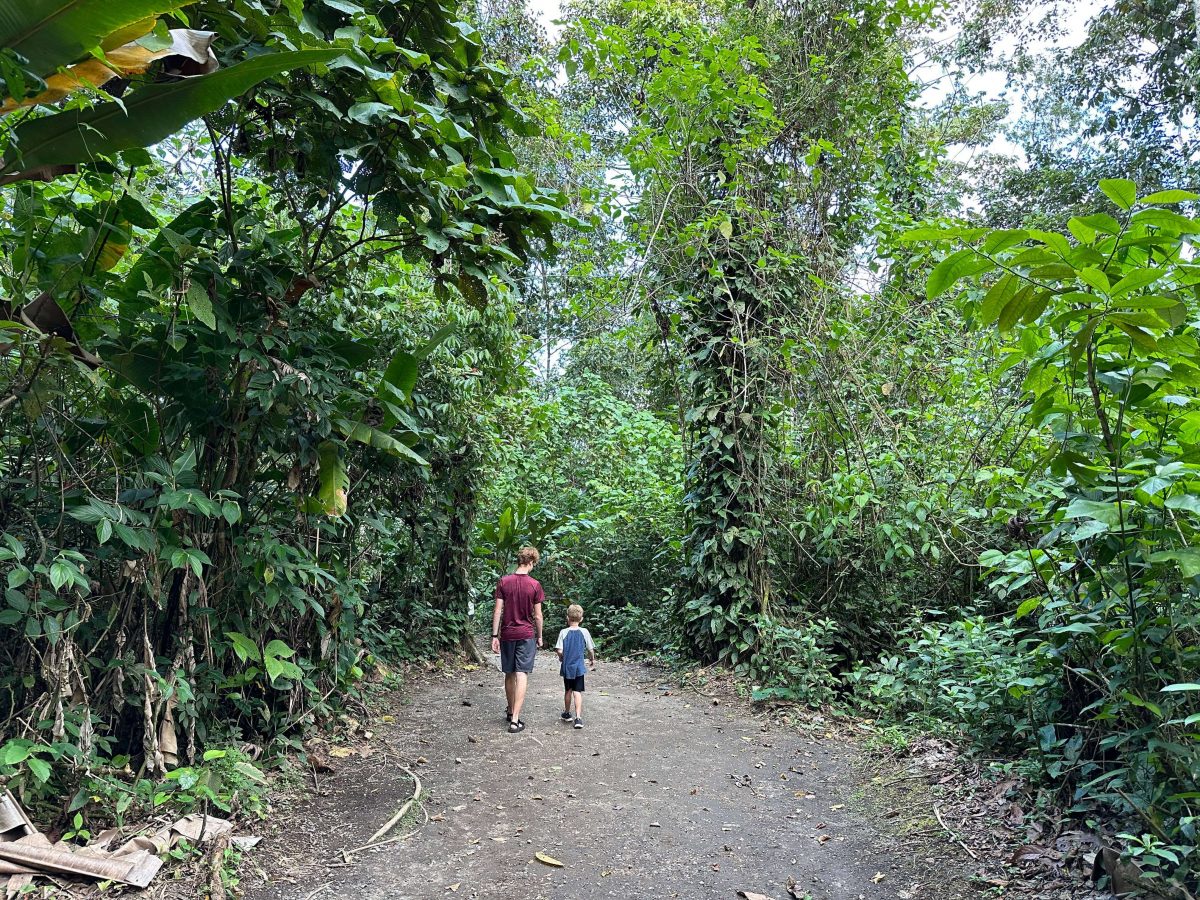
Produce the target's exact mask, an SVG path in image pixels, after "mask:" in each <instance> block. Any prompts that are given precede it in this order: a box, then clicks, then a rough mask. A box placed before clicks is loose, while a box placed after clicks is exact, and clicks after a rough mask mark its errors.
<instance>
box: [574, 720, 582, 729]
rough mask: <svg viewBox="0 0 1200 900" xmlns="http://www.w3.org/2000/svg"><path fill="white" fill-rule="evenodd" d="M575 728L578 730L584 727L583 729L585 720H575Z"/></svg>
mask: <svg viewBox="0 0 1200 900" xmlns="http://www.w3.org/2000/svg"><path fill="white" fill-rule="evenodd" d="M575 727H576V728H582V727H583V719H576V720H575Z"/></svg>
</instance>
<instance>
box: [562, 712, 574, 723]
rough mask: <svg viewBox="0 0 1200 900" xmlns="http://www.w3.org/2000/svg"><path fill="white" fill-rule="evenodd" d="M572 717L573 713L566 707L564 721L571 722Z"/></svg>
mask: <svg viewBox="0 0 1200 900" xmlns="http://www.w3.org/2000/svg"><path fill="white" fill-rule="evenodd" d="M571 718H572V716H571V714H570V713H569V712H567V711H566V710H565V709H564V710H563V711H562V720H563V721H564V722H570V721H571Z"/></svg>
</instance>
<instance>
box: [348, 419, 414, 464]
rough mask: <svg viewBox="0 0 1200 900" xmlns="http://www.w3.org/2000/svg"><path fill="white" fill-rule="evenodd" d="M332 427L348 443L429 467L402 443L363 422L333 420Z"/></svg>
mask: <svg viewBox="0 0 1200 900" xmlns="http://www.w3.org/2000/svg"><path fill="white" fill-rule="evenodd" d="M334 426H335V427H336V428H337V430H338V431H340V432H341V433H342V434H343V435H344V436H345V438H346V440H348V441H358V443H360V444H366V445H367V446H368V447H374V448H375V449H376V450H382V451H384V452H385V453H390V454H391V455H392V456H397V457H401V458H403V459H407V460H408V461H409V462H414V463H416V464H417V465H419V466H427V465H429V461H428V460H427V459H425V457H423V456H421V455H420V454H419V453H417V452H416V451H415V450H413V449H412V448H411V447H409V446H408V445H407V444H405V443H404V442H403V441H399V440H397V439H396V438H394V437H392V436H391V435H390V434H388V433H386V432H384V431H380V430H379V429H378V428H373V427H372V426H370V425H368V424H366V423H365V422H351V421H350V420H349V419H335V420H334Z"/></svg>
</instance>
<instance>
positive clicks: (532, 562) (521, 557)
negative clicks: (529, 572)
mask: <svg viewBox="0 0 1200 900" xmlns="http://www.w3.org/2000/svg"><path fill="white" fill-rule="evenodd" d="M541 558H542V555H541V554H540V553H538V549H537V547H522V548H521V549H520V550H518V551H517V565H518V566H536V565H537V562H538V560H539V559H541Z"/></svg>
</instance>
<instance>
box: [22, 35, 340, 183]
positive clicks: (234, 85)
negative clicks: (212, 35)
mask: <svg viewBox="0 0 1200 900" xmlns="http://www.w3.org/2000/svg"><path fill="white" fill-rule="evenodd" d="M343 52H344V51H342V50H335V49H330V50H292V51H288V52H285V53H272V54H270V55H267V56H259V57H255V58H254V59H249V60H246V61H245V62H241V63H238V64H237V65H235V66H230V67H229V68H228V69H222V70H221V71H219V72H214V73H213V74H212V75H201V76H199V77H197V78H186V79H183V80H182V81H176V82H171V83H167V84H152V85H147V86H145V87H143V88H141V89H140V90H138V91H137V92H136V93H134V94H132V95H131V96H129V97H128V98H127V99H125V100H124V101H123V102H121V103H100V104H97V105H96V106H94V107H92V108H91V109H82V110H79V109H73V110H67V111H66V112H61V113H58V114H56V115H52V116H46V117H44V118H40V119H33V120H30V121H28V122H23V123H21V124H20V125H19V126H17V128H16V129H15V130H14V132H13V139H14V143H13V145H12V146H10V148H9V150H8V152H7V153H6V154H5V155H4V164H5V165H4V169H2V170H0V172H8V171H10V170H12V169H14V168H15V167H17V166H20V167H21V168H22V169H26V170H28V169H39V168H42V167H45V166H60V165H69V164H72V163H83V162H88V161H90V160H92V159H94V158H95V157H97V156H109V155H112V154H114V153H117V152H120V151H122V150H132V149H135V148H137V147H149V146H151V145H152V144H156V143H158V142H159V141H161V140H163V138H166V137H169V136H170V135H171V134H174V133H175V132H176V131H178V130H179V129H180V128H182V127H183V126H184V125H186V124H187V123H188V122H190V121H192V120H193V119H197V118H199V117H200V116H203V115H207V114H208V113H210V112H213V111H214V110H217V109H219V108H220V107H221V106H223V105H224V104H225V103H227V102H228V101H229V100H231V99H233V98H234V97H237V96H238V95H240V94H243V93H245V92H246V91H248V90H249V89H250V88H252V87H254V86H255V85H256V84H258V83H259V82H260V81H264V80H266V79H267V78H270V77H272V76H274V75H278V74H280V73H281V72H286V71H287V70H289V69H296V68H300V67H302V66H307V65H312V64H314V63H327V62H330V61H331V60H334V59H336V58H337V57H338V56H340V55H341V54H342V53H343Z"/></svg>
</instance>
